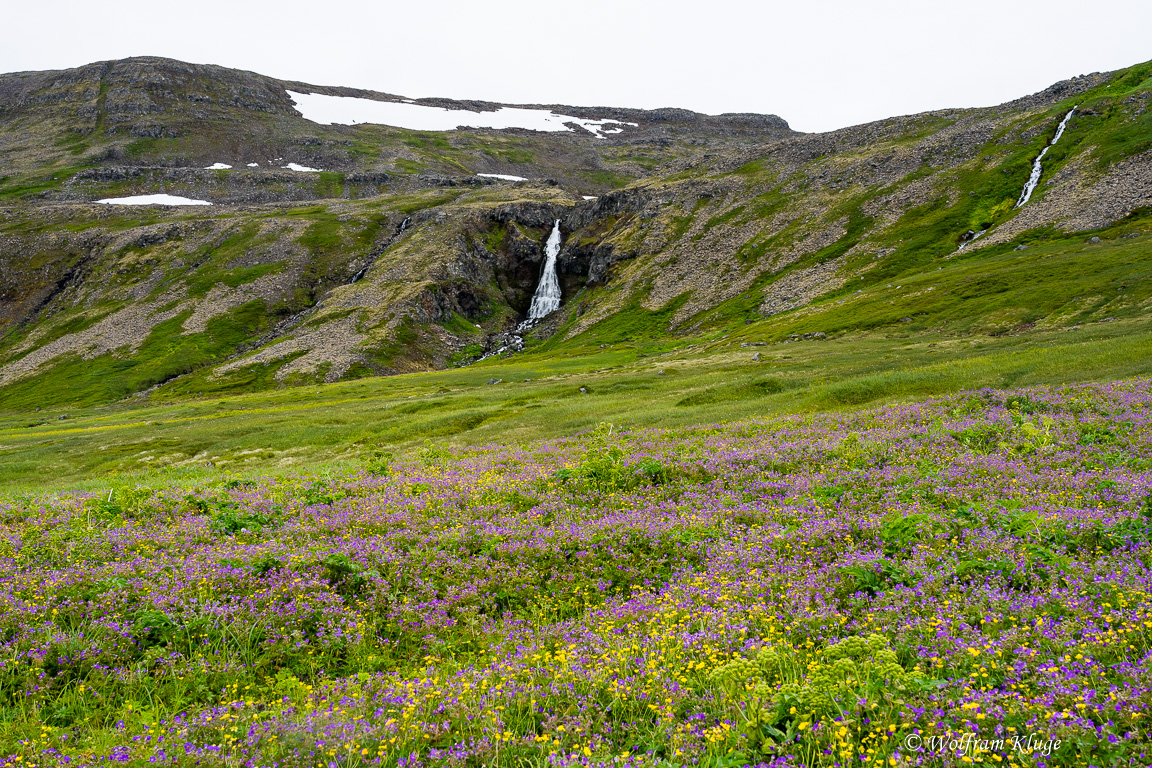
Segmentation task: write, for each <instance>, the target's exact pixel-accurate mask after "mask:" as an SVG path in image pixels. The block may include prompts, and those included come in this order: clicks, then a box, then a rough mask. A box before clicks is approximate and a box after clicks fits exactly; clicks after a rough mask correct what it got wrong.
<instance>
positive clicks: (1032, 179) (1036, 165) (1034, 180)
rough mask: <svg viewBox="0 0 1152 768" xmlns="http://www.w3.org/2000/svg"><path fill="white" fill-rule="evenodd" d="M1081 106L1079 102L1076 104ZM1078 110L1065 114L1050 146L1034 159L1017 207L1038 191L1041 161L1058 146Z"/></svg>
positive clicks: (1074, 108) (1074, 109) (1073, 109)
mask: <svg viewBox="0 0 1152 768" xmlns="http://www.w3.org/2000/svg"><path fill="white" fill-rule="evenodd" d="M1076 106H1077V107H1078V106H1080V105H1079V104H1077V105H1076ZM1075 111H1076V107H1072V109H1070V110H1068V114H1066V115H1064V119H1063V120H1061V121H1060V126H1059V127H1058V128H1057V129H1056V135H1055V136H1053V137H1052V141H1050V142H1049V143H1048V146H1046V147H1044V149H1042V150H1040V154H1039V156H1037V158H1036V159H1035V160H1033V161H1032V175H1031V176H1029V177H1028V183H1027V184H1025V185H1024V191H1023V192H1021V193H1020V200H1019V201H1018V202H1017V203H1016V207H1017V208H1019V207H1020V206H1022V205H1024V203H1026V202H1028V199H1029V198H1030V197H1032V193H1033V192H1034V191H1036V185H1037V184H1039V183H1040V170H1041V168H1040V161H1041V160H1043V159H1044V155H1046V154H1048V150H1050V149H1052V147H1054V146H1056V142H1058V141H1060V137H1061V136H1062V135H1063V134H1064V128H1065V126H1067V125H1068V121H1069V120H1070V119H1072V113H1073V112H1075Z"/></svg>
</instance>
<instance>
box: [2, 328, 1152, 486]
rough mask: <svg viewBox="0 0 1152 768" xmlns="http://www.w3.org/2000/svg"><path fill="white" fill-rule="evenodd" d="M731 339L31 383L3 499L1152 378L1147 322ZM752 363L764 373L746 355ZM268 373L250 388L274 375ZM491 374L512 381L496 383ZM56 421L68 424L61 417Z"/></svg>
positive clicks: (16, 420) (11, 402)
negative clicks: (87, 390)
mask: <svg viewBox="0 0 1152 768" xmlns="http://www.w3.org/2000/svg"><path fill="white" fill-rule="evenodd" d="M757 330H758V329H757V328H756V327H755V326H749V327H748V329H747V332H748V333H754V332H756V331H757ZM738 339H739V337H738V336H736V335H732V336H729V337H727V338H725V339H720V338H718V337H717V338H712V339H708V338H699V339H691V340H688V339H685V340H683V342H682V343H681V344H680V345H679V346H676V345H675V342H668V341H665V342H664V343H663V346H664V349H663V350H660V351H656V350H657V349H658V348H657V347H655V346H646V345H644V344H642V343H639V344H637V343H630V344H624V343H621V344H616V345H614V346H613V347H611V348H606V349H603V350H601V349H599V348H597V349H595V350H590V351H587V352H586V353H584V354H579V355H552V356H548V355H545V354H541V353H528V354H524V355H521V356H517V357H513V358H511V359H509V360H507V361H487V362H485V363H482V364H480V365H476V366H471V367H466V368H460V369H454V370H447V371H437V372H430V373H419V374H409V375H403V376H391V377H383V378H380V377H373V378H363V379H359V380H356V381H347V382H340V383H337V384H330V385H320V386H304V387H298V388H294V389H283V390H275V391H268V392H262V393H258V394H247V395H222V396H213V397H211V398H210V399H204V398H199V399H197V398H192V399H181V400H177V401H175V402H172V403H169V404H162V405H140V404H135V403H121V404H117V405H113V406H104V407H79V408H77V407H73V408H69V409H67V410H65V409H62V408H59V407H57V408H49V409H47V410H45V411H42V412H40V413H29V412H28V411H29V410H30V409H31V406H32V405H33V404H34V403H35V402H38V401H37V399H36V396H35V395H36V392H37V388H36V387H35V386H34V385H32V383H31V382H30V383H29V385H28V387H27V388H26V390H25V392H26V394H27V395H28V396H27V397H24V396H21V397H19V398H13V396H12V394H11V393H12V390H8V393H9V394H7V395H6V397H5V400H4V408H5V411H6V415H3V416H0V457H2V459H3V460H2V461H0V489H4V491H5V492H8V493H18V492H21V491H24V490H32V489H35V490H46V489H63V488H95V487H107V484H108V483H109V482H115V483H119V484H133V483H138V482H143V483H148V484H152V485H155V484H161V485H163V484H178V483H186V482H193V481H195V482H201V481H206V482H207V481H212V480H213V479H219V480H224V479H227V478H228V477H230V476H231V475H232V474H234V473H239V474H241V475H245V474H261V473H269V472H273V473H275V472H280V471H285V470H286V469H291V468H296V469H299V468H300V467H301V466H306V467H312V468H315V469H317V470H320V469H322V468H323V467H325V466H332V465H337V464H340V463H341V462H347V461H357V460H359V458H360V457H362V456H363V455H366V454H367V453H370V452H371V451H373V450H377V449H380V448H385V449H388V450H393V451H407V450H415V449H416V448H418V447H420V446H422V445H423V444H424V441H425V440H428V439H433V440H448V441H449V442H450V443H452V444H458V445H467V444H486V443H493V442H509V443H519V442H524V441H528V440H532V439H537V438H550V437H559V436H564V435H569V434H572V433H574V432H577V431H581V430H586V429H590V428H592V427H594V426H595V425H596V424H597V423H600V422H602V421H610V422H614V423H618V424H623V425H626V426H629V427H641V426H674V425H685V424H695V423H708V422H719V421H726V420H735V419H746V418H753V417H761V416H771V415H773V414H780V413H794V412H805V411H812V410H822V409H828V408H843V407H858V406H862V405H865V404H871V403H876V402H888V401H897V400H913V399H917V398H922V397H924V396H929V395H934V394H942V393H946V392H954V391H959V390H964V389H973V388H979V387H1006V386H1022V385H1031V384H1059V383H1064V382H1070V381H1089V380H1109V379H1115V378H1122V377H1127V376H1134V375H1146V374H1149V373H1152V354H1150V353H1149V350H1152V320H1150V319H1149V318H1147V317H1144V316H1141V317H1138V318H1131V319H1121V320H1117V321H1114V322H1110V323H1096V324H1093V325H1091V326H1090V327H1083V328H1082V329H1081V330H1079V331H1074V332H1069V331H1065V330H1063V329H1061V330H1053V331H1050V332H1046V333H1033V334H1029V335H1023V336H1000V337H993V336H983V337H977V338H969V337H961V338H954V337H949V336H947V335H944V334H915V335H907V336H902V337H894V338H892V337H887V336H885V335H882V334H876V333H862V334H854V335H847V336H844V337H842V338H839V339H828V340H824V341H810V342H799V343H782V344H775V345H769V346H763V347H756V348H741V347H740V346H739V345H738ZM689 341H691V342H692V343H693V344H695V346H690V345H689V344H688V343H686V342H689ZM973 341H976V342H977V343H976V344H973V343H972V342H973ZM150 342H152V343H153V344H155V343H156V342H155V341H152V340H150ZM756 352H759V353H760V355H761V358H762V359H761V360H760V361H754V360H753V359H752V356H753V354H754V353H756ZM114 364H115V362H113V361H111V360H109V361H106V362H104V363H100V362H97V367H93V366H92V363H91V362H89V364H88V367H85V368H78V369H77V370H76V372H75V373H76V375H77V376H93V374H92V373H91V371H94V370H99V367H98V366H101V365H102V366H107V365H114ZM258 368H259V370H257V371H249V372H248V373H247V374H246V375H250V376H254V377H255V376H261V375H262V376H265V377H268V376H270V375H271V373H272V369H270V368H263V367H258ZM491 379H503V381H504V383H502V384H496V385H488V384H487V382H488V381H489V380H491ZM581 388H583V389H584V390H585V392H581V391H580V390H581ZM191 394H194V393H191ZM204 394H205V395H206V396H208V395H210V394H211V393H210V392H205V393H204ZM40 401H42V398H41V400H40ZM16 408H19V410H20V411H22V412H14V411H15V409H16ZM63 413H66V414H67V415H68V417H69V418H68V419H66V420H64V421H60V420H59V419H58V418H57V417H58V416H59V415H61V414H63ZM209 463H211V464H212V466H209Z"/></svg>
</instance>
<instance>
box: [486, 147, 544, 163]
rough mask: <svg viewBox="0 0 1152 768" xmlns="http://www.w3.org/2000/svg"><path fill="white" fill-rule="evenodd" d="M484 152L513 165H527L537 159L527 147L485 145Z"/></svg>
mask: <svg viewBox="0 0 1152 768" xmlns="http://www.w3.org/2000/svg"><path fill="white" fill-rule="evenodd" d="M483 152H484V154H486V155H488V157H491V158H494V159H496V160H500V161H501V162H505V163H509V164H511V165H526V164H528V163H533V162H535V161H536V156H535V155H533V154H532V153H531V152H529V151H528V150H526V149H517V148H512V147H508V148H505V147H485V148H484V150H483Z"/></svg>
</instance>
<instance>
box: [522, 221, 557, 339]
mask: <svg viewBox="0 0 1152 768" xmlns="http://www.w3.org/2000/svg"><path fill="white" fill-rule="evenodd" d="M559 255H560V219H556V225H555V226H553V227H552V234H550V235H549V236H548V242H547V243H545V245H544V272H543V274H541V275H540V284H539V285H537V286H536V293H535V294H533V296H532V304H531V306H529V307H528V321H532V320H539V319H540V318H542V317H544V316H545V315H550V314H552V313H553V312H555V311H556V310H557V309H559V308H560V279H559V278H558V277H557V276H556V257H557V256H559Z"/></svg>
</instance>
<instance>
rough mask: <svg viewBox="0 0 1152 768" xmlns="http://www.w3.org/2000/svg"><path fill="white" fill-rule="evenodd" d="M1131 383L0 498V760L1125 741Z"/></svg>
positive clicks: (1134, 591) (263, 762) (1021, 755)
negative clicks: (344, 466) (332, 467)
mask: <svg viewBox="0 0 1152 768" xmlns="http://www.w3.org/2000/svg"><path fill="white" fill-rule="evenodd" d="M1150 385H1152V382H1150V381H1149V380H1147V379H1135V380H1128V381H1122V382H1118V383H1110V384H1098V385H1081V386H1070V387H1063V388H1053V389H1032V390H1019V391H1012V392H1005V391H995V390H981V391H974V392H967V393H964V394H961V395H956V396H949V397H946V398H941V399H936V400H931V401H927V402H922V403H917V404H908V405H897V406H887V407H881V408H877V409H873V410H868V411H857V412H848V413H828V414H801V415H793V416H785V417H780V418H773V419H771V420H762V421H746V422H740V423H727V424H717V425H709V426H698V427H692V428H678V429H674V430H666V431H661V430H643V431H630V430H626V429H621V428H619V427H616V426H612V425H609V424H604V425H602V426H601V427H600V428H599V429H597V430H595V431H593V432H590V433H586V434H582V435H579V436H576V437H572V438H570V439H566V440H560V441H552V442H544V443H534V444H531V445H528V446H525V447H507V446H492V447H487V448H478V449H467V450H464V449H460V450H451V449H448V448H444V447H438V446H436V445H432V444H429V445H427V446H426V447H425V449H424V450H423V451H421V452H419V453H418V454H415V455H412V456H409V457H406V458H403V459H396V458H393V457H390V456H388V455H384V454H377V455H375V456H372V457H370V458H369V459H368V460H366V461H365V462H364V463H363V465H362V466H361V467H360V468H359V469H357V470H355V471H352V470H349V471H346V472H335V471H334V472H331V473H328V474H325V475H315V474H313V475H307V474H300V475H296V476H289V477H275V478H272V477H270V478H267V479H262V480H254V481H253V480H245V479H241V478H236V479H234V480H232V481H229V482H227V483H224V484H216V485H213V486H210V487H209V486H203V487H198V488H193V487H189V488H161V489H150V488H132V487H123V486H118V487H113V488H111V489H110V490H106V491H104V492H100V493H91V494H89V493H84V494H79V493H76V494H66V495H62V496H58V497H50V498H49V497H31V496H29V497H23V498H17V499H9V500H8V501H6V502H4V503H0V526H2V528H0V562H2V563H3V570H2V571H0V706H2V711H0V740H2V741H0V752H2V753H3V754H4V755H6V757H4V758H2V759H0V765H3V766H5V767H6V768H11V767H13V766H82V765H83V766H86V765H108V764H128V765H174V766H194V765H200V766H209V765H221V766H252V767H255V766H269V767H271V766H284V767H289V766H340V767H342V768H344V767H346V768H355V767H356V766H368V765H372V766H375V765H387V766H393V765H398V766H405V767H406V768H421V767H423V766H428V767H431V766H516V767H520V766H555V767H556V768H566V767H567V766H621V767H624V766H687V765H705V766H714V767H716V768H734V767H735V766H743V765H770V766H794V767H798V766H841V767H843V768H847V767H848V766H860V767H861V768H864V767H865V766H868V767H873V766H875V767H879V766H910V765H945V766H948V765H971V764H987V765H1013V766H1100V767H1103V766H1148V765H1150V764H1152V735H1150V734H1152V725H1150V719H1152V655H1150V650H1152V648H1150V639H1152V570H1150V566H1152V543H1150V542H1152V387H1150Z"/></svg>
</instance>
